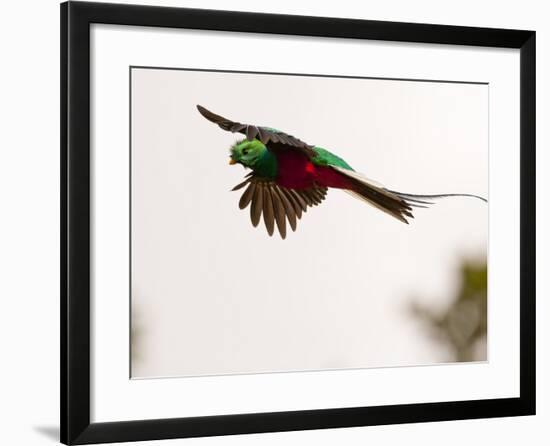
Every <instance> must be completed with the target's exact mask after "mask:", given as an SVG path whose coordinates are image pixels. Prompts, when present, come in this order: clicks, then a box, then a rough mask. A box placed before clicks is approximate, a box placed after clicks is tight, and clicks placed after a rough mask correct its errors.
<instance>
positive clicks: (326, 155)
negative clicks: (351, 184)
mask: <svg viewBox="0 0 550 446" xmlns="http://www.w3.org/2000/svg"><path fill="white" fill-rule="evenodd" d="M313 150H314V151H315V153H316V155H315V156H314V157H312V158H311V161H312V162H313V164H316V165H317V166H337V167H341V168H342V169H346V170H353V169H352V167H351V166H350V165H349V164H348V163H346V162H345V161H344V160H343V159H342V158H340V157H339V156H336V155H335V154H334V153H332V152H329V151H328V150H326V149H323V148H322V147H318V146H315V147H313Z"/></svg>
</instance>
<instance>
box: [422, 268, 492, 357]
mask: <svg viewBox="0 0 550 446" xmlns="http://www.w3.org/2000/svg"><path fill="white" fill-rule="evenodd" d="M458 274H459V277H460V280H459V286H458V287H457V291H456V292H455V295H454V296H453V299H452V301H451V303H450V305H449V306H448V307H447V308H446V309H445V310H444V311H442V312H435V311H434V310H432V309H430V308H427V307H425V306H423V305H420V304H418V303H416V302H415V303H413V304H412V312H413V314H414V315H415V316H416V317H417V318H419V319H420V320H421V321H423V322H424V323H425V324H426V325H427V327H428V328H429V330H430V332H431V334H432V336H433V338H434V339H435V340H436V341H437V342H439V343H442V344H444V345H445V346H446V347H447V348H448V350H449V352H450V354H451V355H452V357H453V358H454V360H455V361H458V362H466V361H484V360H486V359H487V348H486V343H487V262H486V261H485V260H484V261H474V260H465V261H463V262H462V264H461V266H460V268H459V271H458Z"/></svg>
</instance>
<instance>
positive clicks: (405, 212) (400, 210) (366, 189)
mask: <svg viewBox="0 0 550 446" xmlns="http://www.w3.org/2000/svg"><path fill="white" fill-rule="evenodd" d="M333 168H334V169H335V170H336V171H338V172H340V173H341V174H343V175H345V176H346V177H347V178H348V179H349V180H351V186H350V188H349V189H348V188H346V192H349V193H350V194H351V195H353V196H355V197H356V198H360V199H361V200H364V201H366V202H367V203H369V204H370V205H372V206H375V207H377V208H378V209H380V210H382V211H384V212H386V213H387V214H389V215H391V216H392V217H395V218H396V219H398V220H400V221H402V222H403V223H408V221H407V219H408V218H414V216H413V214H412V211H413V208H427V207H429V206H430V205H432V204H434V202H433V201H431V200H434V199H439V198H447V197H471V198H477V199H479V200H482V201H484V202H487V199H486V198H483V197H480V196H479V195H473V194H434V195H417V194H408V193H404V192H397V191H393V190H390V189H386V188H385V187H384V186H382V185H381V184H379V183H377V182H375V181H372V180H370V179H368V178H366V177H365V176H363V175H361V174H359V173H357V172H355V171H350V170H347V169H342V168H339V167H334V166H333Z"/></svg>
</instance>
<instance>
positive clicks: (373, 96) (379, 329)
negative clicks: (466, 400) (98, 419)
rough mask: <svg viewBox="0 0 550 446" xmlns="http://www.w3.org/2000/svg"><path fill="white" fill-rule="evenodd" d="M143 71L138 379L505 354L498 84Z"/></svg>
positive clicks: (135, 232)
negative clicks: (496, 319) (490, 327)
mask: <svg viewBox="0 0 550 446" xmlns="http://www.w3.org/2000/svg"><path fill="white" fill-rule="evenodd" d="M129 76H130V148H129V150H130V201H131V212H130V245H131V246H130V248H131V249H130V251H131V253H130V264H131V267H130V271H131V273H130V276H131V277H130V288H131V289H130V294H131V295H130V307H131V308H130V310H131V329H130V330H131V331H130V349H131V354H130V360H131V364H130V371H131V373H130V375H131V378H135V379H138V378H139V379H144V378H163V377H193V376H210V375H234V374H235V375H236V374H256V373H276V372H302V371H318V372H319V373H322V372H324V371H329V370H344V369H362V368H380V367H402V366H429V365H436V364H437V365H441V364H449V365H451V364H456V363H464V362H484V361H487V360H488V354H487V351H488V349H487V344H488V342H490V340H489V339H487V302H488V293H487V275H488V270H487V256H488V201H489V200H490V197H489V194H488V192H489V189H488V181H489V174H490V172H489V162H488V159H489V158H488V144H489V125H488V122H489V105H488V104H489V85H488V84H487V83H485V82H471V81H470V82H460V81H452V82H451V81H439V80H437V79H434V80H431V79H393V78H392V79H384V78H369V77H350V76H337V75H334V76H332V75H331V76H329V75H315V74H314V73H312V74H295V73H267V72H244V71H243V72H240V71H229V70H228V71H224V70H207V69H198V68H193V69H191V68H185V67H146V66H132V67H130V69H129Z"/></svg>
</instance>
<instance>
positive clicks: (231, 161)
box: [229, 158, 237, 165]
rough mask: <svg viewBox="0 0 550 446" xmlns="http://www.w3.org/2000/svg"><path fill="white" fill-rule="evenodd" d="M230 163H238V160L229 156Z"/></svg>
mask: <svg viewBox="0 0 550 446" xmlns="http://www.w3.org/2000/svg"><path fill="white" fill-rule="evenodd" d="M229 164H231V165H233V164H237V161H235V160H234V159H233V158H229Z"/></svg>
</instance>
